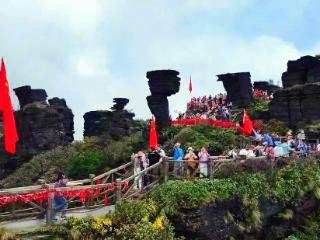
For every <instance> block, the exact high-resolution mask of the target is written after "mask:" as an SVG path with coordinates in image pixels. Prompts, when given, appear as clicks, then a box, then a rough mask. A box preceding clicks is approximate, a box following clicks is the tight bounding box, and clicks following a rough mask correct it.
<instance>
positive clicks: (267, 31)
mask: <svg viewBox="0 0 320 240" xmlns="http://www.w3.org/2000/svg"><path fill="white" fill-rule="evenodd" d="M0 6H1V8H0V56H3V57H4V59H5V62H6V67H7V75H8V80H9V84H10V88H11V89H13V88H16V87H20V86H23V85H31V87H32V88H43V89H45V90H46V91H47V94H48V97H49V98H52V97H59V98H65V99H66V102H67V105H68V106H69V107H70V108H71V109H72V111H73V113H74V115H75V118H74V121H75V131H76V132H75V138H76V139H82V134H83V117H82V116H83V115H84V113H85V112H88V111H94V110H106V109H109V108H110V107H111V106H112V105H113V104H112V99H113V98H114V97H127V98H129V99H130V103H129V104H128V106H127V109H130V110H133V112H135V114H136V118H137V119H147V118H150V117H151V113H150V110H149V109H148V106H147V102H146V96H148V95H149V94H150V91H149V88H148V84H147V79H146V72H147V71H151V70H158V69H174V70H177V71H179V72H180V77H181V87H180V92H179V93H177V94H176V95H174V96H171V97H169V104H170V111H171V114H172V115H173V116H175V115H176V114H177V112H183V111H184V110H185V108H186V102H187V101H188V100H189V98H190V97H191V96H203V95H207V94H216V93H220V92H223V91H224V89H223V86H222V83H221V82H217V77H216V75H217V74H222V73H227V72H230V73H232V72H241V71H249V72H250V73H251V79H252V82H253V81H263V80H269V79H273V80H274V82H275V83H277V82H278V81H280V80H281V74H282V72H284V71H285V70H286V63H287V61H288V60H294V59H297V58H299V57H301V56H303V55H316V54H320V31H319V30H318V29H319V26H320V14H319V11H318V10H319V9H320V1H319V0H281V1H279V0H268V1H265V0H139V1H134V0H130V1H129V0H127V1H125V0H29V1H21V0H0ZM190 75H191V77H192V82H193V92H192V94H191V95H190V94H189V93H188V81H189V77H190ZM11 94H12V98H13V105H14V108H15V109H18V101H17V98H16V96H15V95H14V93H13V92H12V93H11Z"/></svg>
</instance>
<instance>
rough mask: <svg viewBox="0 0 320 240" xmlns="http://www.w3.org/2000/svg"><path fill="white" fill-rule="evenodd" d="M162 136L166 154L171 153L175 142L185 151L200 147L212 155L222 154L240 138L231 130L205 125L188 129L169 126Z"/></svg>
mask: <svg viewBox="0 0 320 240" xmlns="http://www.w3.org/2000/svg"><path fill="white" fill-rule="evenodd" d="M163 135H164V136H166V139H165V140H166V143H165V144H164V148H165V150H167V152H168V153H170V152H171V151H172V148H173V146H174V144H175V143H176V142H180V143H181V144H182V146H183V147H184V148H185V149H187V148H188V147H193V148H194V149H196V150H198V151H199V150H200V149H201V148H202V147H208V150H209V152H210V153H211V154H214V155H218V154H222V153H223V152H225V151H227V150H229V149H230V148H232V147H234V146H237V145H238V144H239V142H240V139H241V138H242V137H241V136H240V135H238V134H237V133H236V131H235V130H233V129H223V128H219V127H212V126H210V125H206V124H200V125H196V126H188V127H181V126H171V127H169V128H168V129H166V130H165V132H164V134H163Z"/></svg>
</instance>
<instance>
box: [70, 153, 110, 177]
mask: <svg viewBox="0 0 320 240" xmlns="http://www.w3.org/2000/svg"><path fill="white" fill-rule="evenodd" d="M104 160H105V157H104V155H103V154H102V152H100V151H89V152H84V153H79V154H78V155H76V156H74V157H73V159H72V160H71V161H70V163H69V164H68V166H67V169H66V170H67V175H68V176H69V177H70V178H73V179H83V178H88V176H89V174H92V173H93V174H95V173H99V172H100V171H101V167H102V165H103V161H104ZM99 170H100V171H99Z"/></svg>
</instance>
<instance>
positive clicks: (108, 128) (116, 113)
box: [83, 98, 135, 140]
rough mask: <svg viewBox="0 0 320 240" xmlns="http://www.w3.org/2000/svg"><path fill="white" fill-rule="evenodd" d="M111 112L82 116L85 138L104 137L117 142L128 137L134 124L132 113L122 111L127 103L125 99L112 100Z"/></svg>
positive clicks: (105, 111)
mask: <svg viewBox="0 0 320 240" xmlns="http://www.w3.org/2000/svg"><path fill="white" fill-rule="evenodd" d="M113 101H114V102H115V104H114V106H113V107H112V108H111V109H112V111H107V110H103V111H91V112H87V113H85V114H84V116H83V118H84V133H83V135H84V136H85V137H90V136H105V137H111V138H112V139H115V140H119V139H121V138H122V137H125V136H129V135H130V133H131V131H132V127H133V124H134V120H133V117H134V116H135V114H134V113H131V112H129V111H127V110H125V109H124V107H125V106H126V104H127V103H128V102H129V99H127V98H114V100H113Z"/></svg>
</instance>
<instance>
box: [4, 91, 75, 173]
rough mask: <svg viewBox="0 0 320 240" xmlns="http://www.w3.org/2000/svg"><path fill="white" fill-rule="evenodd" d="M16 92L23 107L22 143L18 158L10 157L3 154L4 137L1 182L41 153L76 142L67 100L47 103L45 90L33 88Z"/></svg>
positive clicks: (19, 115)
mask: <svg viewBox="0 0 320 240" xmlns="http://www.w3.org/2000/svg"><path fill="white" fill-rule="evenodd" d="M14 91H15V93H16V95H17V97H18V99H19V103H20V110H18V111H16V112H15V119H16V125H17V131H18V136H19V142H18V144H17V152H16V154H15V155H14V156H10V155H8V154H7V153H5V152H4V150H3V137H1V144H2V146H1V147H0V149H1V150H0V158H1V161H0V178H1V179H2V178H4V177H5V176H6V175H7V174H9V173H11V172H12V171H14V170H15V169H16V168H17V167H19V166H20V165H21V164H22V163H24V162H26V161H28V160H30V159H31V158H32V157H33V156H34V155H36V154H38V153H40V152H41V151H44V150H50V149H53V148H55V147H57V146H59V145H65V144H67V143H70V142H72V141H73V133H74V126H73V113H72V111H71V109H70V108H68V106H67V105H66V101H65V100H64V99H60V98H52V99H49V100H48V101H47V93H46V91H45V90H44V89H31V87H30V86H23V87H20V88H16V89H14Z"/></svg>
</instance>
